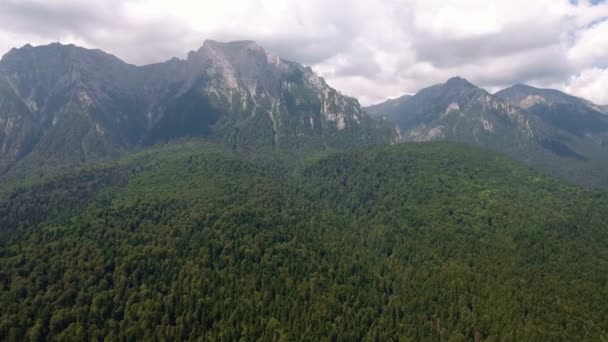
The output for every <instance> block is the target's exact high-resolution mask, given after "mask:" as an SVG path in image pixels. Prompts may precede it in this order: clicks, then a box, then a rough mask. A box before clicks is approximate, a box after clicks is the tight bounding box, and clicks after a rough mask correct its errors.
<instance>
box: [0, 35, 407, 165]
mask: <svg viewBox="0 0 608 342" xmlns="http://www.w3.org/2000/svg"><path fill="white" fill-rule="evenodd" d="M184 137H203V138H206V139H212V140H216V141H222V142H223V143H225V144H228V145H231V146H233V148H235V149H242V150H251V149H258V148H270V149H278V148H305V149H313V150H318V149H325V148H336V147H340V148H342V147H344V148H350V147H353V146H362V145H368V144H377V143H392V142H397V141H399V139H400V138H399V134H398V130H397V129H396V128H395V127H394V126H392V124H390V123H388V122H386V121H383V120H376V119H373V118H371V117H368V116H367V114H366V113H365V111H364V110H363V108H362V107H361V105H360V104H359V102H358V101H357V100H356V99H354V98H352V97H347V96H345V95H343V94H342V93H340V92H338V91H337V90H335V89H333V88H331V87H330V86H329V85H328V84H327V83H326V82H325V80H323V78H321V77H319V76H318V75H316V74H315V73H314V72H313V70H312V69H311V68H310V67H304V66H302V65H300V64H298V63H296V62H291V61H287V60H284V59H282V58H280V57H277V56H274V55H272V54H269V53H267V52H266V50H264V49H263V48H262V47H261V46H259V45H258V44H256V43H255V42H252V41H236V42H228V43H222V42H217V41H206V42H205V43H203V45H202V46H201V47H200V48H199V49H198V50H196V51H190V52H189V53H188V55H187V58H186V59H179V58H173V59H170V60H168V61H165V62H161V63H154V64H149V65H144V66H135V65H132V64H128V63H125V62H123V61H122V60H120V59H119V58H118V57H116V56H114V55H111V54H107V53H105V52H103V51H101V50H97V49H95V50H92V49H85V48H81V47H77V46H75V45H62V44H59V43H53V44H49V45H42V46H38V47H32V46H31V45H25V46H24V47H22V48H20V49H12V50H11V51H9V53H7V54H6V55H5V56H3V57H2V59H1V61H0V146H1V147H2V149H1V151H0V152H1V154H0V172H3V171H7V170H8V169H9V168H12V167H14V166H15V165H16V164H20V163H25V164H30V165H43V164H44V163H45V162H50V163H55V164H61V163H63V162H64V161H66V160H68V161H70V162H82V161H86V160H91V159H97V158H105V157H113V156H116V155H117V154H120V153H122V152H123V151H128V150H131V149H133V148H134V147H138V146H146V145H149V144H154V143H158V142H164V141H167V140H170V139H177V138H184ZM26 168H27V167H26Z"/></svg>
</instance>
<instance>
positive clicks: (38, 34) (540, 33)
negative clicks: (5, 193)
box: [0, 0, 608, 104]
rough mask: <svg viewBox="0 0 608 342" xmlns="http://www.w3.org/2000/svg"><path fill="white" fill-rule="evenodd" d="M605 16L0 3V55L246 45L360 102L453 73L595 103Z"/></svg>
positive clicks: (288, 4)
mask: <svg viewBox="0 0 608 342" xmlns="http://www.w3.org/2000/svg"><path fill="white" fill-rule="evenodd" d="M607 17H608V4H606V3H605V2H604V3H600V4H597V5H594V4H592V3H591V2H590V1H589V0H584V1H583V0H581V1H579V2H578V4H577V5H574V4H572V3H571V2H570V1H569V0H535V1H530V0H502V1H498V0H496V1H492V0H381V1H369V0H334V1H326V0H221V1H211V0H202V1H201V0H197V1H194V0H172V1H165V0H98V1H95V2H88V1H87V2H83V1H78V0H73V1H70V0H44V1H43V0H1V1H0V22H1V23H2V25H0V53H2V52H4V51H8V50H9V49H10V48H11V47H13V46H21V45H23V44H25V43H32V44H43V43H48V42H51V41H56V40H61V41H62V42H73V43H75V44H78V45H83V46H85V47H96V48H101V49H103V50H106V51H108V52H110V53H113V54H115V55H117V56H119V57H121V58H124V59H125V60H126V61H128V62H131V63H136V64H144V63H150V62H158V61H162V60H166V59H169V58H171V57H174V56H177V57H184V56H185V55H186V53H187V51H189V50H193V49H197V48H198V47H199V46H200V45H201V44H202V42H203V40H204V39H216V40H234V39H253V40H256V41H258V42H259V43H260V44H261V45H263V46H265V47H266V48H267V49H269V50H271V51H273V52H275V53H276V54H278V55H281V56H283V57H284V58H288V59H292V60H296V61H299V62H302V63H304V64H308V65H312V66H313V68H314V69H315V70H317V71H318V72H319V73H320V74H322V76H324V77H325V78H326V79H327V81H328V82H329V83H330V84H331V85H333V86H335V87H336V88H338V89H339V90H341V91H342V92H344V93H346V94H349V95H353V96H356V97H358V98H360V99H361V101H362V102H363V103H365V104H369V103H372V102H377V101H380V100H383V99H385V98H387V97H395V96H399V95H401V94H405V93H413V92H416V91H417V90H419V89H420V88H422V87H425V86H428V85H431V84H433V83H437V82H442V81H444V80H445V79H447V78H449V77H451V76H455V75H461V76H463V77H467V78H469V79H470V80H471V81H473V82H476V83H478V85H480V86H483V87H488V88H489V89H496V88H499V87H501V86H508V85H510V84H513V83H520V82H525V83H532V84H541V85H542V84H558V85H561V87H562V88H564V89H565V88H566V86H568V88H567V89H569V90H570V91H572V92H574V93H577V94H582V93H585V94H590V95H585V96H590V97H591V96H593V97H594V98H591V99H592V100H594V101H597V100H598V99H601V97H600V95H597V94H598V91H595V92H593V91H587V90H585V91H583V90H582V89H586V88H583V87H586V85H584V84H583V80H584V79H586V78H585V77H587V76H586V75H590V73H591V71H593V70H598V71H593V73H597V72H599V73H605V70H606V68H607V67H608V65H607V61H608V55H607V52H606V51H608V40H607V39H608V21H602V20H604V19H605V18H607ZM590 70H591V71H590ZM584 75H585V77H584ZM588 77H591V76H588ZM579 79H580V81H577V82H575V81H574V80H579ZM585 84H587V83H585ZM594 89H595V88H594Z"/></svg>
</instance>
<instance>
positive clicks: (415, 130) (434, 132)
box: [372, 77, 608, 187]
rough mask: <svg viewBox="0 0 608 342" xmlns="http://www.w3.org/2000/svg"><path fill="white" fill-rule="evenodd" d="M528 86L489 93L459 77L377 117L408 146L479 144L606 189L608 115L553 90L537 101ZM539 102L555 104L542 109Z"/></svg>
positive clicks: (578, 181) (544, 106)
mask: <svg viewBox="0 0 608 342" xmlns="http://www.w3.org/2000/svg"><path fill="white" fill-rule="evenodd" d="M531 89H535V88H531V87H527V86H516V87H514V88H513V89H511V90H508V91H503V92H499V93H497V94H496V95H491V94H489V93H488V92H486V91H485V90H483V89H481V88H478V87H476V86H474V85H473V84H471V83H470V82H468V81H466V80H464V79H462V78H458V77H456V78H452V79H450V80H448V81H447V82H446V83H444V84H439V85H435V86H432V87H429V88H425V89H423V90H421V91H420V92H418V93H417V94H416V95H414V96H413V97H411V98H409V99H408V100H407V101H404V102H403V103H401V104H400V105H399V106H393V107H390V108H387V109H386V110H385V111H384V113H381V114H384V115H385V116H386V117H387V118H388V119H389V120H392V121H393V122H395V123H396V124H397V125H398V126H399V127H400V128H401V130H402V133H403V136H404V138H405V139H406V140H409V141H430V140H446V141H455V142H463V143H468V144H475V145H481V146H484V147H487V148H490V149H493V150H495V151H499V152H502V153H506V154H508V155H510V156H511V157H513V158H515V159H518V160H521V161H524V162H526V163H527V164H529V165H532V166H535V167H538V168H540V169H542V170H544V171H545V172H549V173H551V174H554V175H558V176H560V177H563V178H567V179H569V180H571V181H575V182H577V183H578V184H582V185H586V186H592V187H595V186H600V187H606V186H608V179H607V177H606V176H605V171H608V153H607V152H608V151H607V150H606V147H608V145H607V143H606V142H607V141H608V140H607V139H606V136H605V133H606V131H605V128H604V127H605V125H606V123H608V118H607V117H606V116H605V115H602V114H601V113H599V112H597V110H595V109H594V108H597V107H596V106H594V105H593V104H591V103H590V102H588V101H584V100H582V99H579V98H576V97H573V96H569V95H566V94H563V93H560V92H557V91H545V93H544V94H545V97H541V96H540V95H538V94H535V93H531V92H530V90H531ZM541 99H546V100H545V101H546V102H549V101H552V103H554V104H552V105H551V106H546V105H542V106H541V105H539V104H537V103H536V102H539V101H542V100H541ZM535 101H536V102H535ZM532 102H535V103H532ZM376 108H378V107H376ZM372 110H374V109H372Z"/></svg>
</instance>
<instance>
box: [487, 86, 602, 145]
mask: <svg viewBox="0 0 608 342" xmlns="http://www.w3.org/2000/svg"><path fill="white" fill-rule="evenodd" d="M496 96H498V97H499V98H501V99H503V100H504V101H507V102H509V103H511V104H514V105H517V106H519V107H521V108H523V109H526V110H527V111H529V112H531V113H533V114H535V115H537V116H538V117H540V118H541V119H542V120H543V121H544V122H546V123H547V124H549V125H551V126H552V127H554V128H556V129H559V130H563V131H566V132H568V133H570V134H573V135H575V136H587V137H592V136H596V135H602V133H608V118H607V117H606V116H605V115H603V112H602V109H601V108H600V106H597V105H595V104H593V103H591V102H589V101H587V100H585V99H582V98H579V97H575V96H572V95H568V94H566V93H563V92H561V91H558V90H554V89H538V88H534V87H531V86H527V85H515V86H512V87H510V88H507V89H504V90H501V91H499V92H497V93H496ZM603 138H608V136H604V137H603ZM598 142H599V140H598ZM606 142H607V143H608V139H606Z"/></svg>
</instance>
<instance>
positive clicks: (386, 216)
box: [0, 143, 608, 341]
mask: <svg viewBox="0 0 608 342" xmlns="http://www.w3.org/2000/svg"><path fill="white" fill-rule="evenodd" d="M225 150H226V149H225V148H224V149H222V148H221V147H217V148H216V147H213V146H209V145H201V144H198V143H188V144H179V145H177V144H168V145H161V146H157V147H155V148H154V149H152V150H146V151H142V152H139V153H136V154H132V155H130V156H129V157H128V158H126V159H121V160H120V161H119V162H112V163H107V164H105V165H103V166H99V167H92V168H89V169H86V170H83V171H74V172H70V173H67V174H65V175H61V176H58V177H55V178H52V179H49V180H47V181H45V182H42V183H38V184H36V185H30V186H21V187H19V188H18V189H16V190H13V191H10V192H8V193H6V194H5V195H3V196H0V241H1V242H2V245H1V246H2V248H1V249H0V275H1V277H0V280H1V281H0V304H2V308H3V309H2V311H1V312H0V322H1V324H0V336H4V337H6V339H7V340H16V341H23V340H77V341H82V340H100V339H104V338H105V339H108V340H193V339H203V340H210V341H215V340H247V341H249V340H264V341H266V340H277V341H278V340H286V341H291V340H311V341H318V340H326V339H332V338H335V339H336V340H341V339H344V340H349V341H360V340H367V339H370V340H378V341H387V340H414V341H425V340H443V339H446V340H447V339H450V340H462V341H468V340H471V341H473V340H476V339H477V340H497V339H507V340H526V341H528V340H530V341H546V340H552V339H555V337H558V339H564V340H590V341H596V340H601V339H602V338H603V336H606V334H607V333H608V331H607V326H606V324H604V323H605V322H606V320H607V319H608V311H607V309H606V305H605V302H604V301H603V298H606V297H607V296H608V287H606V273H605V270H606V260H607V255H606V251H607V250H608V249H607V248H606V247H607V246H608V230H607V229H606V220H605V218H606V215H608V198H607V197H606V194H605V193H599V192H591V191H587V190H584V189H581V188H577V187H572V186H568V185H565V184H564V183H562V182H560V181H557V180H555V179H552V178H547V177H545V176H542V175H540V174H538V173H536V172H533V171H531V170H530V169H529V168H527V167H525V166H522V165H519V164H518V163H515V162H513V161H512V160H510V159H508V158H506V157H502V156H499V155H496V154H494V153H489V152H487V151H482V150H480V149H476V148H472V147H463V146H457V145H453V144H445V143H428V144H399V145H395V146H380V147H376V148H373V149H366V150H355V151H351V152H348V153H337V154H336V153H333V154H327V153H325V154H322V155H321V156H315V157H311V158H308V159H306V160H302V159H301V158H295V159H297V160H295V159H292V158H293V157H292V155H291V154H290V153H282V152H281V151H279V153H275V154H268V153H264V154H262V157H263V158H260V159H257V158H250V157H249V156H248V155H245V154H242V153H233V152H232V151H230V150H228V151H225ZM0 193H1V192H0ZM446 284H449V286H446Z"/></svg>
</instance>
